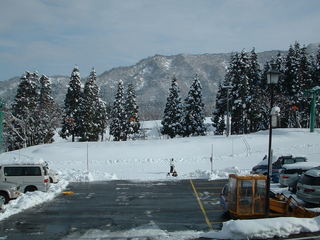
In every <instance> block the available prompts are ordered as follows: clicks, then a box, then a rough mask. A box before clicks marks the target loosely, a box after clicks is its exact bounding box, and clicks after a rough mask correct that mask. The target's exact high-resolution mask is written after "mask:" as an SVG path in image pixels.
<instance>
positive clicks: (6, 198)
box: [0, 192, 10, 204]
mask: <svg viewBox="0 0 320 240" xmlns="http://www.w3.org/2000/svg"><path fill="white" fill-rule="evenodd" d="M0 200H1V201H2V202H3V203H4V204H7V203H8V202H9V200H10V199H9V196H8V194H6V193H4V192H0Z"/></svg>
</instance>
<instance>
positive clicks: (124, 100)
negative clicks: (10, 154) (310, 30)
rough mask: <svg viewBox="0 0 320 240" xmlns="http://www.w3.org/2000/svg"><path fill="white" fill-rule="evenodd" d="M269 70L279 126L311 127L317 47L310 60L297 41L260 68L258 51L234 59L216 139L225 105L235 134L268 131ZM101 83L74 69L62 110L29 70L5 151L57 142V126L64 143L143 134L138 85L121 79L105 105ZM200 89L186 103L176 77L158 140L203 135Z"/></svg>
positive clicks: (220, 96)
mask: <svg viewBox="0 0 320 240" xmlns="http://www.w3.org/2000/svg"><path fill="white" fill-rule="evenodd" d="M271 65H272V66H275V68H276V70H277V71H279V72H280V73H281V75H280V79H279V83H278V84H277V85H276V86H275V88H274V91H275V97H274V99H275V102H276V103H275V104H276V105H278V106H279V107H280V109H281V117H280V127H283V128H288V127H308V124H309V112H310V104H309V96H308V94H307V90H309V89H311V88H313V87H315V86H320V47H319V49H318V51H317V53H316V54H315V56H312V55H308V54H307V52H306V47H305V46H303V47H301V46H300V44H299V43H298V42H295V43H294V45H290V47H289V50H288V53H287V54H286V55H281V54H280V53H278V54H277V56H276V57H274V58H272V59H271V60H270V61H268V62H267V63H266V64H265V65H264V67H263V69H261V67H260V65H259V63H258V60H257V54H256V53H255V50H254V49H252V51H250V52H245V51H241V52H235V53H233V54H232V55H231V58H230V62H229V66H228V69H227V73H226V75H225V79H224V80H223V82H222V83H220V85H219V89H218V92H217V96H216V106H215V109H214V111H213V117H212V122H213V126H214V128H215V134H217V135H221V134H224V133H225V131H226V114H227V113H226V112H227V102H229V110H230V115H231V119H232V121H231V133H232V134H247V133H250V132H256V131H259V130H265V129H267V128H268V124H269V122H268V120H269V111H270V106H269V98H270V96H269V86H268V84H267V80H266V75H267V72H268V71H269V70H270V68H271ZM96 81H97V76H96V72H95V70H94V69H92V71H91V72H90V74H89V77H88V78H87V79H86V82H85V84H84V86H82V81H81V77H80V72H79V68H78V67H74V69H73V71H72V73H71V76H70V81H69V85H68V89H67V93H66V97H65V101H64V106H63V107H62V108H60V107H59V106H58V105H57V104H56V103H55V102H54V100H53V98H52V92H51V82H50V80H49V78H48V77H47V76H45V75H41V76H40V75H39V74H38V73H37V72H34V73H30V72H26V73H25V74H24V75H23V76H22V77H21V79H20V83H19V85H18V89H17V93H16V96H15V99H14V102H13V104H12V105H11V106H10V107H7V108H5V109H4V112H5V118H4V140H5V144H6V150H8V151H10V150H16V149H20V148H23V147H28V146H33V145H38V144H45V143H52V142H53V141H54V139H53V137H54V134H55V131H56V129H57V128H61V130H60V131H59V135H60V136H61V137H62V138H71V139H72V141H99V140H101V141H103V140H104V137H105V136H104V134H105V132H106V129H109V135H110V136H112V139H113V140H114V141H126V140H128V139H130V138H131V139H134V138H136V137H137V136H139V131H140V119H139V107H138V105H137V102H136V94H135V90H134V86H133V85H132V84H128V86H127V89H126V91H125V86H124V83H123V81H122V80H119V82H118V85H117V90H116V93H115V98H114V102H113V104H112V105H108V104H106V103H105V102H104V101H103V100H102V99H101V97H100V89H99V87H98V85H97V82H96ZM225 86H228V88H226V87H225ZM201 91H202V87H201V83H200V79H199V76H198V75H195V77H194V78H193V82H192V84H191V86H190V89H189V92H188V94H187V96H186V97H185V99H184V100H183V101H182V100H181V97H180V91H179V87H178V83H177V78H176V77H175V76H173V77H172V80H171V86H170V88H169V92H168V97H167V101H166V105H165V109H164V114H163V119H162V121H161V124H162V127H161V134H163V135H167V136H169V137H170V138H174V137H176V136H182V137H188V136H201V135H205V134H206V127H205V124H204V119H205V118H204V113H203V109H204V104H203V102H202V92H201ZM228 91H229V94H228ZM228 95H229V99H227V96H228ZM318 110H320V109H319V107H318ZM319 112H320V111H318V118H317V125H318V126H319V124H320V122H319Z"/></svg>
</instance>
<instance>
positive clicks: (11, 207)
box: [0, 122, 320, 238]
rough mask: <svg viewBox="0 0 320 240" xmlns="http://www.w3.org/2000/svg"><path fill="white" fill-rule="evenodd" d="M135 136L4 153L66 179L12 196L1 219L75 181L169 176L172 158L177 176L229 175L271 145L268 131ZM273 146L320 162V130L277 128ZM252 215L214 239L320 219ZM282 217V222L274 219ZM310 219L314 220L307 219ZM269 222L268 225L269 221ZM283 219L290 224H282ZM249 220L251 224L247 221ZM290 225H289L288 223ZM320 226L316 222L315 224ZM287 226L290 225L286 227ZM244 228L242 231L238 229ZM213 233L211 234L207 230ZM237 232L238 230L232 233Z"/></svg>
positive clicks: (273, 231) (0, 158) (4, 157)
mask: <svg viewBox="0 0 320 240" xmlns="http://www.w3.org/2000/svg"><path fill="white" fill-rule="evenodd" d="M155 123H157V124H154V125H153V124H152V123H146V124H145V125H146V126H148V128H149V130H150V131H149V134H155V133H156V132H157V130H156V127H157V126H158V125H159V123H158V122H155ZM149 139H150V140H137V141H127V142H109V141H105V142H90V143H82V142H75V143H72V142H70V141H65V140H62V139H59V138H56V142H55V143H53V144H46V145H39V146H34V147H29V148H26V149H21V150H20V151H13V152H8V153H3V154H1V155H0V163H2V164H3V163H16V162H39V161H46V162H48V164H49V167H50V168H52V169H54V170H56V171H58V173H59V174H60V175H61V179H62V181H61V182H60V183H59V184H58V185H53V186H52V187H51V189H50V192H49V194H47V193H28V194H24V195H23V196H22V197H21V198H19V199H17V200H15V201H11V203H9V204H8V205H7V206H6V211H5V213H3V214H1V215H0V220H1V219H4V218H6V217H8V216H10V215H12V214H15V213H17V212H19V211H22V210H23V209H26V208H28V207H32V206H34V205H36V204H39V203H41V202H43V201H48V200H50V199H52V198H54V196H55V195H56V194H59V193H60V192H61V191H62V190H63V189H64V188H65V187H66V185H67V184H68V182H71V181H76V182H79V181H100V180H114V179H126V180H135V181H137V180H138V181H152V180H163V181H167V180H168V179H167V176H166V174H167V172H168V171H169V161H170V159H171V158H174V160H175V168H176V170H177V172H178V179H189V178H209V179H216V178H227V177H228V174H229V173H238V174H246V173H249V171H250V170H251V168H252V167H253V166H254V165H256V164H257V163H259V162H260V161H261V160H262V158H263V156H264V155H265V154H266V153H267V150H268V131H261V132H258V133H255V134H250V135H232V136H229V137H225V136H204V137H190V138H176V139H155V138H152V136H151V137H149ZM272 140H273V141H272V144H273V151H274V154H275V155H288V154H292V155H294V156H306V157H307V158H308V161H313V162H318V163H319V165H320V141H319V140H320V130H319V129H317V130H316V132H315V133H310V132H309V131H308V129H274V131H273V139H272ZM212 149H213V172H212V173H211V171H210V156H211V151H212ZM261 221H262V222H260V220H254V223H255V224H257V225H259V224H261V227H256V228H252V227H251V228H250V229H249V230H250V231H249V230H248V229H246V228H243V227H241V226H242V225H241V224H248V223H245V222H244V221H229V222H226V223H225V224H224V226H223V229H222V231H221V232H220V233H214V234H215V235H212V236H214V237H215V238H218V237H221V236H222V237H225V236H227V235H226V234H227V233H229V234H231V235H228V237H230V236H232V237H231V238H233V237H234V236H235V235H237V236H241V238H242V237H245V236H248V237H266V236H268V237H270V236H274V235H276V236H284V235H286V234H288V233H296V232H299V231H302V230H311V231H314V230H319V229H318V228H320V227H319V226H320V225H319V223H318V222H319V220H318V218H315V219H312V220H308V221H306V220H303V222H304V224H302V225H301V221H302V220H297V219H291V220H287V219H286V220H285V221H283V219H279V221H278V220H276V219H272V220H269V219H264V220H261ZM275 222H277V223H278V222H279V224H274V223H275ZM309 223H310V224H309ZM269 224H270V226H269ZM281 224H286V225H285V226H284V225H281ZM248 225H249V224H248ZM288 226H290V227H288ZM315 226H316V227H315ZM283 228H285V229H286V230H285V231H284V230H283ZM241 229H243V232H242V233H243V235H241V234H240V233H239V231H240V232H241V231H242V230H241ZM208 234H209V233H208ZM232 234H235V235H232Z"/></svg>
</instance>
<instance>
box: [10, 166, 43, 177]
mask: <svg viewBox="0 0 320 240" xmlns="http://www.w3.org/2000/svg"><path fill="white" fill-rule="evenodd" d="M4 175H5V176H41V169H40V167H5V168H4Z"/></svg>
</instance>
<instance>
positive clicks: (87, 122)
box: [78, 69, 101, 141]
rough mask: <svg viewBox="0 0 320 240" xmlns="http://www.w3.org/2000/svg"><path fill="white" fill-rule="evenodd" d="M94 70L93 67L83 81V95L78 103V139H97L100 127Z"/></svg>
mask: <svg viewBox="0 0 320 240" xmlns="http://www.w3.org/2000/svg"><path fill="white" fill-rule="evenodd" d="M96 79H97V76H96V72H95V70H94V69H92V71H91V72H90V75H89V78H88V80H87V82H86V83H85V86H84V90H83V95H82V98H81V101H80V105H79V111H78V116H79V117H78V119H79V126H78V131H79V136H80V137H81V138H80V141H98V139H99V134H100V133H101V128H100V126H99V122H100V121H99V120H98V118H99V117H98V115H99V114H100V113H99V107H101V106H100V101H99V87H98V86H97V84H96Z"/></svg>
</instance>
